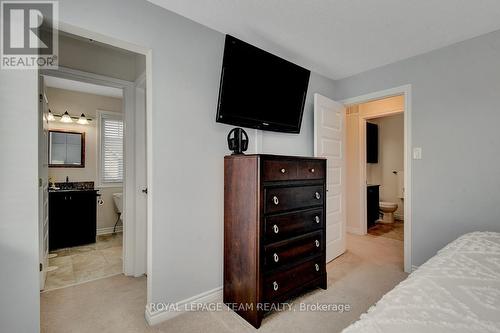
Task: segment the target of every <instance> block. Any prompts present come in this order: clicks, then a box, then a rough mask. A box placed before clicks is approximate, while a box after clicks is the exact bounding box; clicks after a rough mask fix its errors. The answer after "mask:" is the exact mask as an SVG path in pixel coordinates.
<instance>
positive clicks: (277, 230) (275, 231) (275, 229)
mask: <svg viewBox="0 0 500 333" xmlns="http://www.w3.org/2000/svg"><path fill="white" fill-rule="evenodd" d="M273 230H274V233H275V234H277V233H278V232H279V231H280V228H278V226H277V225H276V224H275V225H273Z"/></svg>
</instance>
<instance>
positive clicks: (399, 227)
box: [346, 95, 407, 269]
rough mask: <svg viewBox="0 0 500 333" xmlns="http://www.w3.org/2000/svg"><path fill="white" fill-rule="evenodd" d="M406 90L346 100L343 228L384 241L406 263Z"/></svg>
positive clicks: (399, 261) (393, 255) (396, 258)
mask: <svg viewBox="0 0 500 333" xmlns="http://www.w3.org/2000/svg"><path fill="white" fill-rule="evenodd" d="M405 154H406V149H405V96H404V95H396V96H394V95H392V96H389V97H380V98H377V99H370V100H367V101H362V102H358V103H354V104H350V103H348V104H347V111H346V163H347V231H348V232H349V233H352V234H356V235H368V236H367V237H369V238H370V239H372V240H373V241H375V240H377V241H378V242H379V243H383V244H384V246H386V247H387V253H388V254H390V255H388V259H389V260H394V261H395V262H397V264H398V266H400V267H401V268H402V269H403V268H404V267H403V266H404V259H405V258H404V248H405V246H404V245H405V241H407V240H405V224H404V220H405V211H404V209H405V169H406V167H405V166H406V162H405V160H406V159H405V156H406V155H405Z"/></svg>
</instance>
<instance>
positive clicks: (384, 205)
mask: <svg viewBox="0 0 500 333" xmlns="http://www.w3.org/2000/svg"><path fill="white" fill-rule="evenodd" d="M378 206H379V209H380V210H381V211H382V213H384V216H383V217H382V219H381V220H378V222H379V223H394V212H395V211H396V209H398V204H397V203H395V202H387V201H380V202H379V203H378Z"/></svg>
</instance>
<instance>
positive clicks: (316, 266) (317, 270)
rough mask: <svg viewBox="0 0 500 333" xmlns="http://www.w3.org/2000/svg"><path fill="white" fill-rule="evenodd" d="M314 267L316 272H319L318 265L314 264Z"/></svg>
mask: <svg viewBox="0 0 500 333" xmlns="http://www.w3.org/2000/svg"><path fill="white" fill-rule="evenodd" d="M314 267H315V268H316V272H319V265H318V264H314Z"/></svg>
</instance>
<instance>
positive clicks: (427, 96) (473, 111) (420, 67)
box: [335, 31, 500, 265]
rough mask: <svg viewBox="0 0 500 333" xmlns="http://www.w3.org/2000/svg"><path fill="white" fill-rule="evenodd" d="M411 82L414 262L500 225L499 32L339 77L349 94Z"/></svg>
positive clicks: (344, 94)
mask: <svg viewBox="0 0 500 333" xmlns="http://www.w3.org/2000/svg"><path fill="white" fill-rule="evenodd" d="M404 84H411V85H412V128H411V130H412V135H413V146H417V147H422V148H423V159H422V160H414V161H413V164H412V166H413V192H412V195H413V202H412V203H413V225H412V232H413V237H412V247H413V249H412V250H413V254H412V257H413V258H412V263H413V264H414V265H420V264H422V263H423V262H425V261H426V260H427V259H428V258H429V257H431V256H432V255H433V254H435V252H436V251H437V250H438V249H440V248H441V247H442V246H444V245H445V244H446V243H448V242H449V241H451V240H453V239H454V238H456V237H458V236H460V235H462V234H464V233H466V232H469V231H474V230H492V231H500V199H499V193H500V168H499V167H498V166H499V165H500V154H499V151H500V150H499V147H500V135H499V134H498V126H499V124H500V32H498V31H497V32H494V33H490V34H488V35H484V36H481V37H477V38H474V39H471V40H468V41H465V42H462V43H459V44H456V45H453V46H450V47H447V48H443V49H440V50H437V51H433V52H431V53H427V54H424V55H421V56H417V57H414V58H411V59H408V60H405V61H401V62H398V63H395V64H392V65H388V66H385V67H382V68H379V69H376V70H372V71H369V72H365V73H362V74H359V75H356V76H354V77H350V78H347V79H343V80H340V81H336V89H335V97H336V99H338V100H342V99H345V98H349V97H354V96H359V95H362V94H366V93H371V92H374V91H379V90H384V89H388V88H392V87H396V86H400V85H404Z"/></svg>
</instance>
